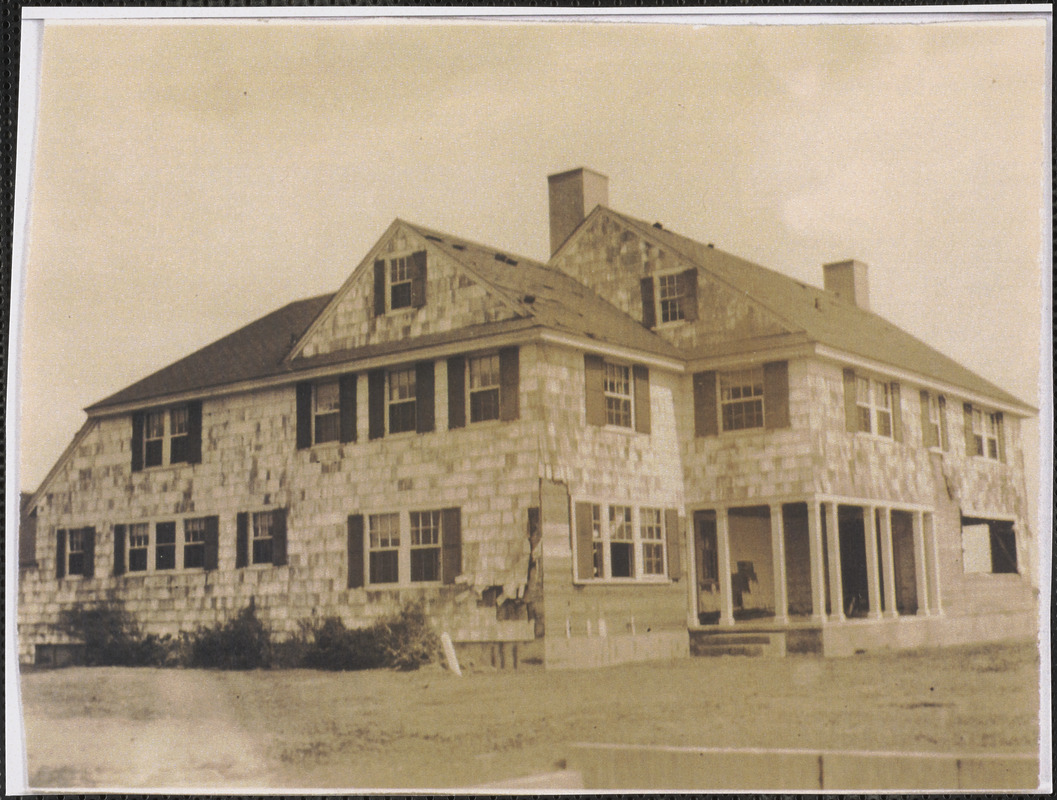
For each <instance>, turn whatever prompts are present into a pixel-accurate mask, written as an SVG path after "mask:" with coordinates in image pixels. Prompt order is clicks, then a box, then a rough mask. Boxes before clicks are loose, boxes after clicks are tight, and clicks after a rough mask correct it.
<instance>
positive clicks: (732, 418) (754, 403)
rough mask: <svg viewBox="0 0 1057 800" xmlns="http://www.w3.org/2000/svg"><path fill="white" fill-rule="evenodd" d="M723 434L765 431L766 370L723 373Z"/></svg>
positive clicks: (757, 369) (721, 386) (721, 375)
mask: <svg viewBox="0 0 1057 800" xmlns="http://www.w3.org/2000/svg"><path fill="white" fill-rule="evenodd" d="M719 405H720V414H721V418H722V420H723V430H725V431H740V430H747V429H749V428H762V427H763V367H752V368H750V369H741V370H737V371H733V372H721V373H719Z"/></svg>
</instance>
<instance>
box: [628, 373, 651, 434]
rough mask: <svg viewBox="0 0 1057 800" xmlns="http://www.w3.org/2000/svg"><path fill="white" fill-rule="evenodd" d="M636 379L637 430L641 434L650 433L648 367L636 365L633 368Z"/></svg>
mask: <svg viewBox="0 0 1057 800" xmlns="http://www.w3.org/2000/svg"><path fill="white" fill-rule="evenodd" d="M631 374H632V376H633V377H634V383H635V386H634V389H633V391H634V396H635V430H636V431H638V432H639V433H649V432H650V371H649V370H648V369H647V368H646V367H642V366H639V365H637V364H636V365H635V366H633V367H632V368H631Z"/></svg>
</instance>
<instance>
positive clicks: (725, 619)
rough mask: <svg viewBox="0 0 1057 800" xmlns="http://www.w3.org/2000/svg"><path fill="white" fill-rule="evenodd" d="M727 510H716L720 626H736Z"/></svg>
mask: <svg viewBox="0 0 1057 800" xmlns="http://www.w3.org/2000/svg"><path fill="white" fill-rule="evenodd" d="M727 523H728V519H727V509H725V508H717V509H716V547H717V548H718V549H719V598H720V602H721V604H722V605H721V606H720V611H719V624H720V625H733V624H734V589H733V587H732V586H731V582H730V526H729V525H728V524H727Z"/></svg>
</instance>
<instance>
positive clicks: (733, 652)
mask: <svg viewBox="0 0 1057 800" xmlns="http://www.w3.org/2000/svg"><path fill="white" fill-rule="evenodd" d="M765 652H766V649H765V648H764V647H762V646H761V645H752V644H749V645H740V644H713V645H698V646H697V647H695V648H694V655H695V656H702V657H705V658H713V657H715V656H762V655H764V654H765Z"/></svg>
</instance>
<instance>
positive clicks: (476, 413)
mask: <svg viewBox="0 0 1057 800" xmlns="http://www.w3.org/2000/svg"><path fill="white" fill-rule="evenodd" d="M469 373H470V422H483V421H485V420H490V419H499V354H498V353H492V354H490V355H485V356H476V357H473V358H470V359H469Z"/></svg>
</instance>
